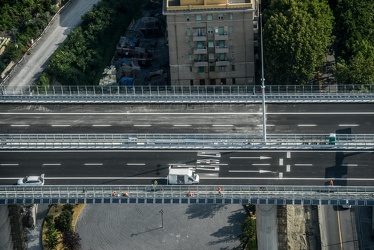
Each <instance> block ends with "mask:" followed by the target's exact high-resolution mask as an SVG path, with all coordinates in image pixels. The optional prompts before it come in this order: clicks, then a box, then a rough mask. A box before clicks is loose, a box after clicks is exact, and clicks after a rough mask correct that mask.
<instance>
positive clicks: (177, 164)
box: [168, 163, 186, 167]
mask: <svg viewBox="0 0 374 250" xmlns="http://www.w3.org/2000/svg"><path fill="white" fill-rule="evenodd" d="M168 165H173V166H175V167H176V166H186V164H184V163H168Z"/></svg>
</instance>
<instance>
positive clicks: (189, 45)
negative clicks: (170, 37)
mask: <svg viewBox="0 0 374 250" xmlns="http://www.w3.org/2000/svg"><path fill="white" fill-rule="evenodd" d="M187 45H188V47H190V48H191V41H190V40H188V41H187Z"/></svg>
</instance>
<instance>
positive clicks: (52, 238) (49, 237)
mask: <svg viewBox="0 0 374 250" xmlns="http://www.w3.org/2000/svg"><path fill="white" fill-rule="evenodd" d="M45 236H46V243H47V247H48V249H56V247H57V245H58V243H59V240H58V235H57V232H56V229H55V228H53V227H52V228H48V230H47V232H46V233H45Z"/></svg>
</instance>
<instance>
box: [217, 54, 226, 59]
mask: <svg viewBox="0 0 374 250" xmlns="http://www.w3.org/2000/svg"><path fill="white" fill-rule="evenodd" d="M219 60H220V61H226V54H225V53H219Z"/></svg>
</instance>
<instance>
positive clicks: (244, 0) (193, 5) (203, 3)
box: [163, 0, 253, 14]
mask: <svg viewBox="0 0 374 250" xmlns="http://www.w3.org/2000/svg"><path fill="white" fill-rule="evenodd" d="M252 1H253V0H211V1H210V2H208V0H196V1H194V0H164V2H163V13H164V14H166V12H169V13H170V12H193V11H197V12H199V11H204V10H205V11H207V10H209V11H212V10H213V11H214V10H216V11H222V10H235V9H239V10H243V9H244V10H245V9H247V10H248V9H252V8H253V4H252Z"/></svg>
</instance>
